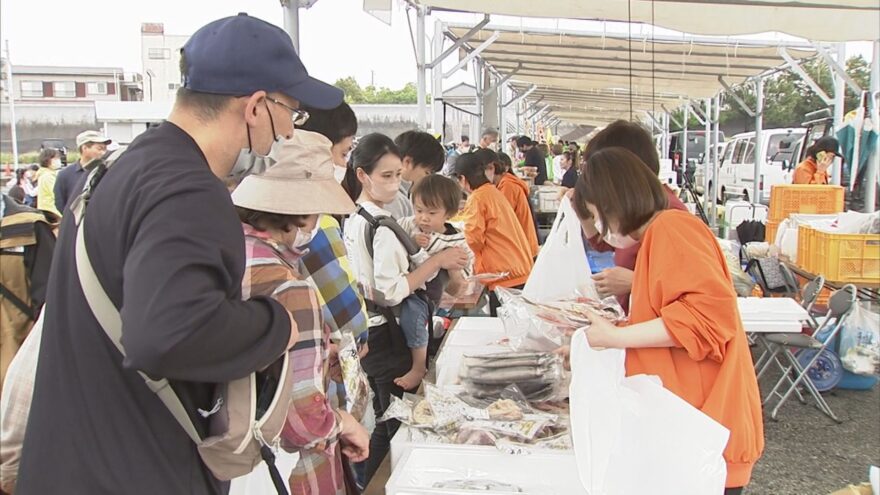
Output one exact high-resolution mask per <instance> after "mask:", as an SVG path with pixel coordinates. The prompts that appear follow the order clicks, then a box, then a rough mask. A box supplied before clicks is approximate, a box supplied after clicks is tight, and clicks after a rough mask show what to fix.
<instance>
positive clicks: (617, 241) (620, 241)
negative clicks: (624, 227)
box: [596, 218, 639, 249]
mask: <svg viewBox="0 0 880 495" xmlns="http://www.w3.org/2000/svg"><path fill="white" fill-rule="evenodd" d="M602 228H603V225H602V221H601V220H599V219H598V218H597V219H596V230H597V231H599V233H600V234H601V233H602ZM603 240H604V241H605V242H606V243H608V245H609V246H611V247H613V248H615V249H629V248H631V247H633V246H635V245H636V244H638V243H639V241H637V240H635V239H633V238H632V237H630V236H628V235H620V234H615V233H613V232H611V231H610V230H609V231H608V233H607V234H605V237H603Z"/></svg>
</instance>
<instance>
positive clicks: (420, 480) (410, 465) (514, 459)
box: [385, 448, 586, 495]
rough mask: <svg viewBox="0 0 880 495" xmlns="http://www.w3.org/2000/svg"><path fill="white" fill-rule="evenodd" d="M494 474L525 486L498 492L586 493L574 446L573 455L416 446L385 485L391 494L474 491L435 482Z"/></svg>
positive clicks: (507, 494) (497, 478) (506, 494)
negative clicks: (525, 453)
mask: <svg viewBox="0 0 880 495" xmlns="http://www.w3.org/2000/svg"><path fill="white" fill-rule="evenodd" d="M463 479H473V480H492V481H499V482H503V483H507V484H510V485H514V486H517V487H519V488H520V489H521V490H522V491H520V492H513V491H495V492H492V493H496V494H499V495H514V494H520V495H522V494H526V495H560V494H565V495H582V494H586V491H585V490H584V488H583V485H581V481H580V478H579V476H578V468H577V461H576V460H575V456H574V452H572V453H571V454H570V455H559V454H557V455H550V454H543V453H541V454H532V455H523V456H510V455H499V453H498V452H473V451H466V450H462V449H447V450H444V449H435V448H424V449H421V448H419V449H412V450H410V451H409V452H407V453H405V454H404V456H403V458H402V459H401V460H400V461H399V464H398V465H397V467H396V468H395V469H394V471H393V473H392V474H391V478H390V479H389V480H388V483H387V484H386V485H385V493H386V494H387V495H435V494H437V495H439V494H443V495H472V494H473V493H474V491H472V490H454V489H449V488H434V484H435V483H437V482H441V481H452V480H463Z"/></svg>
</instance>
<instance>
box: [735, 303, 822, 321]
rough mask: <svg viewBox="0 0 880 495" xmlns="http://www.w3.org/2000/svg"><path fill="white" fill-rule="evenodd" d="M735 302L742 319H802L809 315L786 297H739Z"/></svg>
mask: <svg viewBox="0 0 880 495" xmlns="http://www.w3.org/2000/svg"><path fill="white" fill-rule="evenodd" d="M736 302H737V304H738V306H739V313H740V315H741V316H742V319H743V321H747V320H763V321H786V320H788V321H804V320H806V319H807V318H808V317H809V316H808V315H807V310H805V309H804V308H803V307H802V306H801V305H800V304H798V303H797V301H795V300H794V299H791V298H788V297H739V298H737V301H736Z"/></svg>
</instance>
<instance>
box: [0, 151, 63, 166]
mask: <svg viewBox="0 0 880 495" xmlns="http://www.w3.org/2000/svg"><path fill="white" fill-rule="evenodd" d="M77 160H79V153H77V152H76V151H70V152H68V153H67V163H73V162H75V161H77ZM39 161H40V152H39V151H32V152H30V153H19V154H18V163H20V164H23V165H28V164H31V163H38V162H39ZM7 163H12V153H0V164H3V165H6V164H7Z"/></svg>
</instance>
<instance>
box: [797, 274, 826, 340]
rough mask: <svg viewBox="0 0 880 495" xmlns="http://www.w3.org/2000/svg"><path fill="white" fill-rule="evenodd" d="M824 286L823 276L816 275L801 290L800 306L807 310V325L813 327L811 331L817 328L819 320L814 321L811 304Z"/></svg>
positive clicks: (814, 302) (812, 304)
mask: <svg viewBox="0 0 880 495" xmlns="http://www.w3.org/2000/svg"><path fill="white" fill-rule="evenodd" d="M824 286H825V277H823V276H822V275H817V276H816V278H814V279H813V280H810V281H809V283H807V285H805V286H804V288H803V290H802V291H801V306H802V307H803V308H804V309H805V310H807V316H808V317H809V320H807V325H809V326H810V328H812V329H813V332H815V331H816V329H817V328H819V322H818V321H816V317H815V315H813V306H815V305H816V301H817V300H818V299H819V294H820V293H821V292H822V288H823V287H824Z"/></svg>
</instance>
